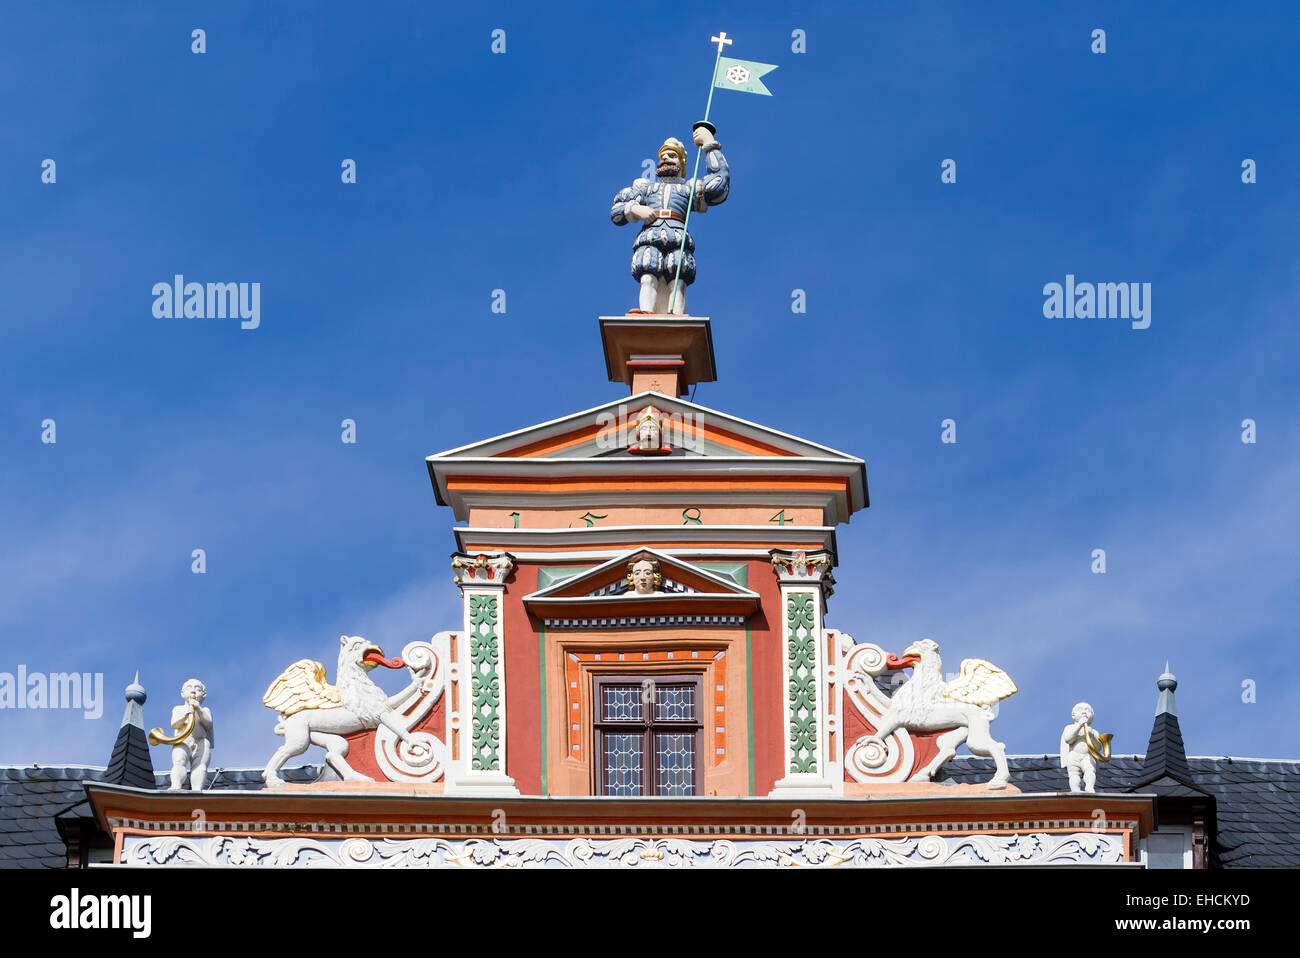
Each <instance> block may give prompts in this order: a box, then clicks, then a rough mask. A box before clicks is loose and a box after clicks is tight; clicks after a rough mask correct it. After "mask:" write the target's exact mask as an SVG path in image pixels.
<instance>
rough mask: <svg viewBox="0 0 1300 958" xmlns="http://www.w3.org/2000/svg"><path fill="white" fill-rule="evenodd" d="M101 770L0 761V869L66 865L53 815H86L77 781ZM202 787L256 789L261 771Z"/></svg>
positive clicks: (96, 776)
mask: <svg viewBox="0 0 1300 958" xmlns="http://www.w3.org/2000/svg"><path fill="white" fill-rule="evenodd" d="M106 771H107V770H106V769H103V768H88V767H86V766H84V765H77V766H63V767H57V766H56V767H50V768H42V767H38V766H33V765H28V766H13V765H0V868H64V867H66V866H67V863H68V851H67V847H66V846H65V845H64V844H63V838H62V836H60V835H59V830H58V826H57V824H56V821H57V819H58V818H59V817H64V818H67V817H73V818H76V817H86V818H89V817H90V803H89V802H87V801H86V792H85V789H84V788H83V783H84V782H102V781H106V780H107V779H106ZM319 773H320V768H319V766H305V767H303V768H291V769H287V770H286V771H284V772H283V773H281V774H282V775H283V776H284V778H285V780H286V781H290V782H310V781H314V780H315V778H316V776H317V775H318V774H319ZM126 784H132V783H131V782H127V783H126ZM154 784H155V786H156V787H157V788H166V787H167V786H168V785H169V784H170V777H169V775H168V774H166V773H156V774H155V775H154ZM208 787H209V788H216V789H223V788H236V789H251V788H261V787H262V770H261V769H260V768H240V769H221V770H218V771H217V772H215V773H209V781H208Z"/></svg>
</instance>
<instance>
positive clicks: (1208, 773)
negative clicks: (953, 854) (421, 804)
mask: <svg viewBox="0 0 1300 958" xmlns="http://www.w3.org/2000/svg"><path fill="white" fill-rule="evenodd" d="M1007 761H1008V764H1009V765H1010V767H1011V781H1012V783H1013V784H1014V785H1016V786H1017V787H1018V788H1019V789H1020V790H1021V791H1024V792H1064V791H1067V790H1068V789H1069V782H1068V781H1067V779H1066V776H1065V770H1064V769H1063V768H1061V767H1060V760H1059V758H1058V757H1057V756H1055V755H1012V756H1008V760H1007ZM1186 761H1187V765H1188V770H1189V772H1190V774H1191V777H1192V781H1193V783H1194V784H1195V786H1196V791H1190V790H1189V791H1188V793H1187V794H1191V795H1196V794H1200V793H1204V794H1208V795H1212V796H1214V798H1215V799H1216V800H1217V804H1218V836H1217V842H1216V848H1215V851H1216V853H1217V854H1216V856H1215V863H1216V864H1217V865H1218V866H1219V867H1223V868H1300V761H1295V760H1269V759H1255V758H1196V757H1193V758H1189V759H1187V760H1186ZM1143 767H1144V761H1143V757H1142V756H1140V755H1116V756H1114V757H1112V759H1111V760H1110V762H1108V763H1106V764H1104V765H1102V766H1101V767H1100V768H1099V769H1098V773H1097V790H1098V791H1103V792H1125V791H1135V790H1136V791H1143V792H1145V791H1150V790H1151V788H1150V787H1149V786H1142V785H1141V783H1142V780H1143V778H1144V775H1143ZM319 771H320V768H319V766H303V767H302V768H294V769H288V770H286V771H285V772H284V773H283V774H284V777H285V778H286V779H287V780H288V781H291V782H310V781H314V780H315V778H316V776H317V774H318V773H319ZM211 775H212V777H211V778H210V779H209V787H210V788H215V789H226V788H230V789H256V788H260V787H261V785H262V777H261V776H262V770H261V769H260V768H240V769H221V770H218V771H217V772H214V773H211ZM992 775H993V763H992V761H991V760H989V759H981V758H972V757H969V756H959V757H957V758H954V759H952V760H951V761H950V762H949V763H948V764H947V765H945V766H944V768H943V771H942V772H941V773H940V776H941V780H942V781H945V782H948V781H952V782H962V783H978V782H985V781H988V779H989V778H990V777H991V776H992ZM103 780H104V769H101V768H87V767H84V766H77V767H62V768H58V767H56V768H37V767H33V766H27V767H14V766H0V868H63V867H64V866H65V865H66V863H67V857H66V854H67V853H66V850H65V848H64V845H63V840H62V838H60V836H59V832H58V829H57V827H56V825H55V820H56V816H58V815H59V814H60V813H62V814H63V815H64V816H65V817H67V816H73V817H78V816H79V815H88V814H89V808H88V805H87V803H86V801H85V792H84V791H83V789H82V783H83V782H87V781H103ZM155 783H156V785H157V787H158V788H166V787H167V784H168V777H167V775H166V774H165V773H160V774H157V775H156V776H155ZM1158 791H1159V790H1158Z"/></svg>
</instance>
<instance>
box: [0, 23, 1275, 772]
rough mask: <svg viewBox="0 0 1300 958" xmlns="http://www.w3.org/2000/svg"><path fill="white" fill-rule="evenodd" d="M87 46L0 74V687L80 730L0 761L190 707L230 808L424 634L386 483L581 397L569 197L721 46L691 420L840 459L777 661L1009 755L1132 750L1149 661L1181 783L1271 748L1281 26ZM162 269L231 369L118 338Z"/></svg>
mask: <svg viewBox="0 0 1300 958" xmlns="http://www.w3.org/2000/svg"><path fill="white" fill-rule="evenodd" d="M112 6H113V9H112V10H106V9H105V8H104V7H103V6H102V5H99V4H59V3H50V4H41V5H20V6H15V7H12V8H11V9H10V10H8V11H7V12H6V14H5V16H4V22H3V30H2V31H0V53H2V54H3V55H2V56H0V85H2V87H3V95H4V99H5V102H6V111H5V115H6V122H5V123H4V124H3V125H2V126H0V176H2V177H3V182H4V184H5V188H4V189H3V190H0V218H2V221H3V223H4V227H5V228H4V230H3V232H0V243H2V244H3V248H2V250H0V316H2V317H3V318H2V319H0V354H2V355H3V356H4V370H5V375H4V377H3V379H2V380H0V448H2V449H3V452H4V468H3V470H0V529H2V530H3V534H2V535H0V541H3V544H4V548H3V549H2V550H0V671H14V670H15V669H16V668H17V666H18V665H19V664H23V665H25V666H26V667H27V669H28V670H29V671H44V672H56V671H69V670H77V671H89V672H103V673H105V683H106V689H105V696H106V700H107V701H106V705H105V709H104V715H103V717H102V718H100V719H99V720H97V721H87V720H85V719H83V718H82V717H81V714H80V713H78V712H60V711H43V712H41V711H12V710H6V711H0V762H29V761H37V762H40V763H41V764H55V763H59V762H86V763H102V762H104V761H105V760H106V759H107V756H108V752H109V749H110V747H111V744H112V740H113V737H114V735H115V731H116V727H117V723H118V720H119V718H120V715H121V708H122V699H121V689H122V687H123V686H124V685H125V684H126V683H127V682H128V681H129V680H130V678H131V675H132V673H133V672H134V671H135V669H137V668H139V669H140V671H141V678H142V681H143V683H144V684H145V685H146V687H147V688H148V690H149V693H150V701H149V704H148V705H147V706H146V719H147V721H148V722H149V723H150V724H162V723H163V722H164V719H165V717H166V714H167V712H166V710H167V709H168V708H170V706H171V705H172V704H174V702H177V701H179V688H180V685H181V682H182V681H183V680H185V679H186V678H188V677H190V676H191V675H197V676H199V677H200V678H202V679H204V680H205V681H206V682H207V684H208V688H209V699H208V704H209V705H210V706H211V707H212V709H213V711H214V713H215V716H216V724H217V750H216V753H215V756H214V765H260V764H262V763H263V762H264V761H265V760H266V758H267V756H268V755H269V754H270V752H271V751H272V750H273V749H274V748H275V747H276V746H277V745H278V744H279V739H278V738H277V737H276V736H274V735H273V733H272V725H273V724H274V716H273V715H272V714H271V713H270V712H268V711H267V710H266V709H265V708H263V707H262V705H261V704H260V697H261V694H262V692H263V691H264V689H265V687H266V685H267V683H268V682H269V681H270V679H272V678H274V677H275V675H277V674H278V673H279V671H280V670H281V669H282V668H283V667H284V666H286V665H287V664H289V663H290V662H292V661H293V660H295V659H298V658H301V657H311V658H320V659H323V660H325V661H328V662H330V663H332V661H333V656H334V652H333V648H334V643H335V641H336V638H337V636H338V635H339V634H341V633H344V632H346V633H349V634H362V635H365V636H367V637H369V638H372V639H374V640H376V641H378V642H379V643H381V644H382V645H384V646H385V648H386V649H388V650H389V651H390V652H391V651H396V650H398V649H400V647H401V646H402V645H403V644H405V643H406V642H408V641H411V640H413V639H416V638H423V637H427V636H428V635H430V634H432V633H433V632H435V631H438V630H440V629H444V628H454V627H456V626H457V625H458V623H459V621H460V612H459V600H458V598H457V596H456V591H455V588H454V586H453V585H452V584H451V581H450V577H451V574H450V570H449V568H448V564H447V556H448V553H449V552H451V551H452V549H453V548H454V541H453V538H452V535H451V533H450V531H449V527H450V525H451V522H452V517H451V515H450V512H449V510H446V509H442V508H439V507H438V506H437V505H436V503H435V501H434V497H433V494H432V491H431V490H430V488H429V482H428V477H427V473H426V471H425V468H424V463H423V459H424V457H425V456H426V455H428V454H430V453H433V452H437V451H440V450H443V449H447V448H451V447H454V446H458V445H461V444H464V443H467V442H471V441H473V440H476V439H479V438H485V437H488V436H493V435H497V434H499V433H503V432H507V431H510V430H513V429H516V428H520V427H523V426H526V425H529V424H530V423H533V422H539V421H543V420H546V419H550V418H554V417H556V416H560V415H563V414H565V413H568V412H572V411H574V410H579V409H585V408H588V407H590V406H593V405H596V404H598V403H600V402H603V401H606V400H609V399H615V398H617V397H618V396H619V395H620V394H621V393H622V392H624V391H625V387H622V386H619V385H615V384H610V383H607V382H605V381H604V370H603V361H602V358H601V354H600V346H599V337H598V334H597V331H596V323H595V317H596V316H597V315H599V314H607V313H618V312H622V311H624V310H626V309H627V308H629V307H631V306H633V305H635V292H636V289H635V285H634V283H633V282H632V280H631V278H630V276H629V274H628V266H627V263H628V259H629V255H630V252H631V243H632V238H633V234H632V231H631V230H630V229H628V228H624V229H622V230H619V229H617V228H615V227H614V226H613V225H612V224H611V223H610V222H609V217H608V210H609V204H610V201H611V199H612V197H613V195H614V194H615V193H616V192H617V191H618V189H619V188H621V187H622V186H625V185H627V184H628V183H630V182H631V180H632V179H633V178H634V177H635V176H637V175H639V170H640V165H641V161H642V159H643V158H645V157H648V156H650V155H652V153H653V152H654V150H655V149H656V148H657V146H658V144H659V143H660V142H662V140H663V138H664V137H665V136H668V135H674V136H678V137H680V138H682V139H684V140H685V139H688V138H689V134H690V124H691V122H692V121H693V120H695V119H697V118H698V117H699V116H700V115H701V113H702V110H703V107H704V99H705V97H706V95H707V92H708V86H707V84H708V77H709V71H710V67H711V64H712V50H713V48H712V47H711V46H710V45H709V43H708V37H709V36H710V34H712V33H716V32H717V31H718V30H720V29H722V30H726V31H727V33H728V34H729V35H731V36H733V37H734V38H735V40H736V44H735V46H733V47H731V48H729V49H728V51H727V52H728V54H729V55H734V56H737V57H741V58H745V59H752V60H759V61H765V62H769V63H776V64H778V65H779V69H778V70H777V71H776V72H774V73H772V74H770V75H769V76H768V77H766V78H765V81H764V82H765V83H766V85H767V86H768V88H769V89H770V90H772V92H773V94H774V95H773V96H772V97H771V98H767V97H757V96H744V95H739V94H731V93H719V94H718V96H717V98H716V99H715V102H714V107H713V118H714V120H715V122H716V124H717V126H718V139H719V140H720V141H721V143H722V145H723V148H724V150H725V152H726V155H727V157H728V160H729V161H730V163H731V166H732V171H733V186H732V192H731V196H730V198H729V199H728V200H727V202H726V204H725V205H723V206H721V207H718V208H717V209H715V210H712V211H710V213H709V214H708V215H707V216H706V217H704V218H702V219H701V220H699V221H698V226H695V223H696V221H694V220H693V221H692V222H693V226H694V227H695V228H694V232H695V236H696V240H697V243H698V251H697V256H698V260H699V279H698V281H697V282H696V284H695V285H694V286H693V287H691V291H690V307H691V312H692V313H694V314H697V315H708V316H711V317H713V321H714V339H715V344H716V348H717V358H718V371H719V381H718V382H717V383H715V384H705V385H702V386H700V387H699V390H698V392H697V394H696V399H697V401H699V402H700V403H702V404H704V405H706V406H710V407H713V408H716V409H719V410H722V411H725V412H728V413H732V414H735V415H739V416H742V417H744V418H747V419H751V420H754V421H757V422H761V423H765V424H768V425H771V426H773V427H775V428H778V429H781V430H784V431H787V432H792V433H795V434H797V435H801V436H805V437H807V438H809V439H811V440H814V441H817V442H821V443H824V444H826V445H830V446H833V447H835V448H838V449H842V450H844V451H846V452H851V453H854V454H856V455H860V456H862V457H864V458H865V459H866V461H867V469H868V476H869V481H870V485H871V493H872V506H871V508H870V509H869V510H867V511H866V512H865V513H860V514H859V515H858V516H857V517H855V519H854V520H853V522H852V524H851V525H850V526H848V527H846V528H842V529H841V530H840V535H839V546H840V566H839V568H838V569H837V571H836V575H837V578H838V581H839V586H838V590H837V592H836V595H835V596H834V597H833V599H832V601H831V606H830V612H829V617H828V624H829V625H831V626H834V627H836V628H840V629H842V630H845V631H847V632H849V633H851V634H852V635H854V636H855V637H856V638H857V639H859V640H870V641H873V642H877V643H879V644H881V645H883V646H885V647H887V648H889V649H891V650H895V651H896V650H900V649H901V648H902V647H904V646H905V645H907V644H908V643H910V642H911V641H913V640H915V639H917V638H921V637H923V636H928V637H931V638H934V639H935V640H936V641H938V642H939V644H940V646H941V649H942V651H943V652H944V654H945V665H946V667H947V668H949V669H953V668H956V666H957V664H958V663H959V662H960V660H961V659H962V658H964V657H967V656H979V657H984V658H988V659H991V660H993V661H994V662H996V663H998V664H999V665H1001V666H1002V667H1003V668H1005V669H1006V670H1007V671H1008V672H1010V673H1011V674H1012V676H1013V677H1014V678H1015V679H1016V681H1017V682H1018V684H1019V686H1020V689H1021V691H1020V693H1019V694H1018V695H1017V696H1015V697H1014V698H1012V699H1010V700H1008V701H1007V702H1005V703H1003V707H1002V710H1001V715H1000V717H999V719H998V722H997V723H996V725H995V726H994V729H995V733H996V734H997V735H998V736H999V737H1000V738H1002V739H1003V740H1004V741H1005V742H1006V743H1007V745H1008V748H1009V750H1010V751H1011V752H1013V753H1042V752H1053V751H1055V749H1056V743H1057V739H1058V737H1059V734H1060V730H1061V727H1062V725H1064V724H1065V723H1066V722H1067V721H1068V718H1069V711H1070V707H1071V706H1072V705H1073V704H1074V702H1076V701H1077V700H1079V699H1087V700H1089V701H1090V702H1092V704H1093V705H1094V707H1095V708H1096V711H1097V716H1098V719H1097V724H1098V726H1099V727H1101V728H1103V729H1104V730H1112V731H1114V732H1116V733H1117V735H1116V741H1115V747H1116V751H1117V752H1123V753H1128V752H1134V751H1137V752H1141V751H1143V750H1144V749H1145V745H1146V737H1147V734H1148V732H1149V730H1150V724H1151V714H1152V711H1153V707H1154V704H1155V699H1156V688H1155V679H1156V676H1157V675H1158V674H1159V672H1160V671H1161V668H1162V666H1163V664H1164V661H1165V659H1166V657H1167V658H1169V659H1170V660H1171V663H1172V665H1173V668H1174V671H1175V672H1176V673H1177V675H1178V677H1179V680H1180V687H1179V690H1178V702H1179V706H1180V711H1181V721H1182V727H1183V732H1184V736H1185V738H1186V741H1187V745H1188V750H1189V752H1190V753H1191V754H1215V755H1224V754H1228V755H1242V756H1263V757H1288V756H1289V757H1295V756H1300V731H1297V728H1296V725H1295V723H1294V722H1293V721H1292V717H1293V716H1294V715H1295V714H1296V712H1297V710H1298V709H1300V681H1298V677H1300V672H1298V670H1297V666H1296V663H1295V655H1296V646H1297V642H1296V637H1297V628H1296V624H1295V623H1296V621H1297V619H1298V618H1300V594H1298V593H1297V590H1296V587H1295V582H1296V573H1297V569H1298V568H1300V547H1298V546H1297V544H1296V535H1297V530H1298V529H1300V507H1298V506H1297V502H1296V491H1297V489H1298V488H1300V446H1298V440H1300V429H1297V424H1296V411H1297V408H1300V377H1297V376H1296V375H1295V373H1294V365H1295V354H1296V346H1297V341H1298V339H1300V337H1298V336H1297V333H1296V331H1295V323H1296V313H1297V305H1300V272H1298V270H1297V256H1296V235H1297V233H1296V226H1295V224H1296V222H1297V219H1298V216H1297V214H1298V213H1300V210H1298V208H1297V198H1298V188H1297V180H1296V176H1295V167H1294V159H1295V157H1296V156H1297V155H1300V142H1297V140H1298V136H1297V127H1296V124H1295V122H1294V117H1295V99H1296V93H1297V82H1296V81H1297V79H1298V77H1300V67H1297V66H1296V64H1295V61H1294V58H1293V55H1292V54H1293V47H1294V40H1295V23H1294V12H1293V10H1291V9H1289V8H1288V5H1286V4H1256V5H1252V7H1251V11H1250V13H1248V14H1246V13H1240V12H1236V11H1231V10H1225V9H1221V8H1219V7H1218V6H1217V5H1210V4H1199V3H1190V4H1189V3H1179V4H1172V3H1168V4H1143V5H1142V10H1141V11H1137V12H1134V11H1131V10H1128V9H1126V7H1128V6H1130V5H1126V4H1118V3H1114V4H1109V3H1101V4H1089V5H1087V6H1086V8H1085V7H1083V6H1081V5H1075V4H1057V5H1051V6H1050V7H1049V5H1043V4H1022V5H1020V4H1017V5H1001V4H999V5H989V4H973V3H972V4H943V3H934V4H926V5H924V6H923V7H922V6H921V5H916V4H889V5H878V4H853V5H848V4H845V5H831V4H799V5H798V8H799V10H800V11H801V12H792V11H793V10H794V7H795V5H793V4H778V3H766V2H749V3H743V4H742V3H736V4H732V5H713V4H703V3H695V4H682V5H676V6H675V7H672V8H671V9H669V8H650V7H647V6H645V5H637V6H636V7H635V8H634V7H632V6H630V5H619V6H617V7H614V6H613V5H610V4H605V3H592V4H583V5H577V4H571V5H565V4H560V5H555V4H546V5H538V4H523V3H510V4H482V5H472V6H471V7H468V8H467V7H460V6H454V7H453V6H445V5H434V4H407V5H401V4H388V3H375V4H368V5H365V6H356V5H351V4H349V5H342V4H339V5H332V4H321V5H314V6H312V7H310V8H309V7H308V6H307V5H298V4H264V3H256V4H254V3H220V4H215V3H214V4H187V5H185V6H184V7H183V8H180V7H172V6H170V5H161V4H157V5H152V6H150V5H138V6H134V7H132V6H130V5H126V4H122V5H112ZM1098 27H1100V28H1103V29H1105V30H1106V38H1107V39H1106V42H1107V52H1106V53H1105V54H1102V55H1097V54H1093V53H1091V52H1090V45H1091V39H1090V34H1091V32H1092V30H1093V29H1095V28H1098ZM194 28H202V29H204V30H206V33H207V52H206V53H205V54H202V55H196V54H194V53H191V51H190V45H191V40H190V32H191V30H193V29H194ZM496 28H500V29H504V30H505V31H506V53H505V54H504V55H494V54H492V53H491V52H490V43H491V31H492V30H493V29H496ZM796 29H799V30H803V31H805V32H806V38H807V40H806V44H807V52H806V53H802V54H799V53H794V52H793V51H792V50H791V43H792V41H791V34H792V31H794V30H796ZM47 157H48V158H53V159H54V160H55V161H56V163H57V182H56V183H54V184H52V185H51V184H43V183H42V182H41V163H42V161H43V160H44V159H45V158H47ZM345 157H347V158H353V159H355V160H356V162H357V180H358V182H357V183H356V184H355V185H343V184H342V183H341V182H340V163H341V162H342V160H343V159H344V158H345ZM945 158H952V159H955V160H956V162H957V182H956V183H954V184H941V183H940V164H941V162H942V161H943V160H944V159H945ZM1245 158H1252V159H1254V160H1255V161H1256V163H1257V168H1258V182H1257V183H1254V184H1250V185H1247V184H1243V183H1242V181H1241V163H1242V160H1243V159H1245ZM176 273H183V274H184V275H185V276H186V277H187V278H188V279H191V280H196V281H200V282H207V281H221V282H225V281H236V282H259V283H261V325H260V327H259V328H258V329H256V330H241V329H240V328H239V325H238V323H237V322H236V321H231V320H212V321H207V320H182V319H158V318H155V317H154V316H153V313H152V304H153V297H152V295H151V292H150V291H151V288H152V286H153V284H154V283H156V282H160V281H161V282H169V281H170V280H171V277H172V276H173V275H174V274H176ZM1067 273H1070V274H1074V275H1075V276H1076V277H1077V278H1078V280H1079V281H1092V282H1149V283H1151V284H1152V304H1151V305H1152V313H1151V325H1150V328H1148V329H1145V330H1134V329H1132V328H1130V325H1129V324H1128V323H1127V322H1124V321H1122V320H1114V319H1108V320H1100V319H1082V320H1065V319H1047V318H1044V316H1043V309H1042V307H1043V292H1042V290H1043V286H1044V284H1046V283H1050V282H1058V283H1059V282H1064V280H1065V276H1066V274H1067ZM494 289H504V290H505V291H506V295H507V311H506V313H505V314H504V315H497V314H493V313H492V312H491V310H490V306H491V297H492V291H493V290H494ZM794 289H803V290H805V292H806V296H807V304H808V311H807V313H806V314H794V313H792V312H791V308H790V304H791V291H792V290H794ZM533 381H536V382H537V383H538V385H537V386H531V385H529V383H530V382H533ZM1248 417H1249V418H1252V419H1254V420H1255V421H1256V422H1257V424H1258V442H1257V443H1255V444H1253V445H1248V444H1243V443H1242V442H1241V439H1240V437H1241V421H1242V420H1243V419H1245V418H1248ZM47 418H51V419H54V420H55V421H56V423H57V443H55V444H54V445H49V444H43V443H42V442H41V441H40V436H41V425H40V424H41V422H42V420H44V419H47ZM344 418H352V419H354V420H355V421H356V423H357V429H358V442H357V443H356V444H355V445H344V444H342V443H341V442H340V441H339V432H340V430H339V424H340V421H341V420H342V419H344ZM946 418H952V419H954V420H955V421H956V423H957V436H958V442H957V443H956V444H952V445H945V444H943V443H941V442H940V422H941V421H942V420H943V419H946ZM195 548H203V549H205V550H206V553H207V569H208V571H207V573H206V574H205V575H193V574H191V572H190V563H191V559H190V554H191V550H193V549H195ZM1096 548H1104V549H1105V550H1106V554H1107V573H1106V574H1105V575H1094V574H1092V572H1091V571H1090V564H1091V553H1092V550H1093V549H1096ZM331 668H332V664H331ZM1247 679H1250V680H1253V681H1254V682H1255V683H1256V684H1257V688H1256V701H1255V702H1254V703H1252V704H1246V703H1243V702H1242V683H1243V681H1244V680H1247ZM154 760H155V763H156V765H157V766H158V767H164V766H165V765H166V764H167V761H168V760H167V758H166V756H165V755H163V754H161V753H159V754H156V755H155V756H154Z"/></svg>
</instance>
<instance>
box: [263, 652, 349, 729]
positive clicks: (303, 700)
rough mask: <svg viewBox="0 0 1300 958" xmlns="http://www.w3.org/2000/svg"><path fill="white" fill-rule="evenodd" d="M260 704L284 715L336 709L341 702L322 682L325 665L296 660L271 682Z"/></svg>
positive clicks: (323, 681) (327, 685)
mask: <svg viewBox="0 0 1300 958" xmlns="http://www.w3.org/2000/svg"><path fill="white" fill-rule="evenodd" d="M262 704H263V705H265V706H266V707H267V708H269V709H274V710H275V711H277V712H279V713H280V714H281V715H285V716H288V715H293V714H294V713H295V712H302V711H305V710H307V709H336V708H338V707H339V706H340V705H341V704H342V703H341V702H340V700H339V690H338V689H337V688H336V687H334V686H333V685H330V684H329V683H328V682H326V681H325V666H324V665H322V664H321V663H320V662H314V661H312V660H311V659H299V660H298V661H297V662H295V663H293V665H291V666H289V667H288V668H287V669H285V670H284V671H283V672H282V673H280V677H279V678H278V679H276V680H275V681H274V682H272V683H271V685H270V687H269V688H268V689H267V690H266V694H265V695H263V696H262Z"/></svg>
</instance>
